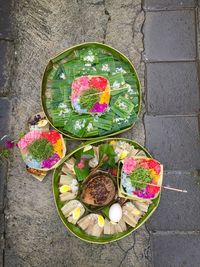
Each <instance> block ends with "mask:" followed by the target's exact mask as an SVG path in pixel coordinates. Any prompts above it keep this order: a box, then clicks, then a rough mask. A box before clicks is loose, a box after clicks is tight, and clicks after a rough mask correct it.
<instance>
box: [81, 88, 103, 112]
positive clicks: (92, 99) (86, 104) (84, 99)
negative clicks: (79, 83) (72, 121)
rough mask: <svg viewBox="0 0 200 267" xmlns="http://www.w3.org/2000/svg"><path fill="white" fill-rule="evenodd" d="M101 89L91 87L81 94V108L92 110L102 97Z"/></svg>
mask: <svg viewBox="0 0 200 267" xmlns="http://www.w3.org/2000/svg"><path fill="white" fill-rule="evenodd" d="M97 93H99V90H98V89H96V88H91V89H88V90H86V91H84V92H83V93H82V94H81V95H80V105H81V108H83V109H87V110H90V109H91V108H92V107H93V106H94V104H95V103H96V102H98V101H99V99H100V94H97Z"/></svg>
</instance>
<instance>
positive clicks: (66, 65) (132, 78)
mask: <svg viewBox="0 0 200 267" xmlns="http://www.w3.org/2000/svg"><path fill="white" fill-rule="evenodd" d="M84 49H85V50H84ZM86 49H90V50H92V51H93V55H94V61H93V62H92V63H91V65H92V68H87V66H85V65H84V61H83V60H84V57H85V56H86V54H85V53H86V52H85V51H86ZM100 52H101V54H100ZM98 53H99V54H98ZM66 58H67V62H66ZM81 60H82V61H81ZM105 63H106V65H107V67H108V68H109V72H107V71H104V70H102V66H103V64H105ZM89 64H90V63H89ZM83 66H84V68H85V71H83ZM120 68H123V70H124V71H125V73H116V74H114V75H113V71H114V70H117V69H118V70H120ZM61 74H63V75H64V77H63V78H62V79H61V78H60V75H61ZM82 75H102V76H104V77H106V78H107V79H108V80H109V82H110V85H111V86H113V84H114V83H115V82H116V83H120V84H121V87H120V88H119V90H118V89H117V91H116V90H113V92H111V100H110V105H111V108H112V105H113V104H114V102H115V101H113V100H116V99H117V98H118V97H120V96H121V97H124V96H125V94H128V95H129V97H130V99H129V101H130V103H131V105H130V104H129V106H131V109H133V110H132V113H131V114H134V120H133V118H132V116H129V114H125V113H123V112H122V111H121V110H118V109H117V108H116V107H113V109H114V110H112V109H111V110H110V111H109V112H107V113H108V114H109V113H110V112H113V111H114V116H115V117H116V118H117V117H118V116H120V117H121V116H122V118H124V117H126V116H129V119H128V120H126V124H123V123H122V125H121V124H119V125H117V123H114V124H115V125H117V127H111V126H110V125H111V124H113V121H111V124H110V125H109V123H108V124H105V126H104V127H103V125H104V121H100V122H99V124H98V123H97V124H96V123H95V122H94V124H93V127H94V130H93V131H91V132H87V131H78V132H76V131H74V129H73V127H72V126H73V125H74V122H73V121H68V116H67V115H63V116H65V118H66V121H65V123H64V119H63V117H59V116H60V113H59V112H58V109H57V107H58V105H59V104H62V103H65V104H66V105H67V108H68V109H69V108H71V107H69V105H70V103H69V102H66V99H67V101H69V99H70V98H69V97H70V93H71V83H72V81H73V80H74V78H76V77H79V76H82ZM128 83H129V84H130V85H131V89H130V88H129V87H127V85H129V84H128ZM113 88H114V87H113ZM47 89H48V90H49V89H50V90H52V98H51V99H49V98H48V97H47ZM130 90H131V93H130ZM112 98H113V100H112ZM41 102H42V108H43V111H44V113H45V114H46V117H47V119H48V120H49V122H50V124H51V125H52V126H53V127H54V128H55V129H56V130H58V131H59V132H61V133H62V134H63V135H65V136H67V137H69V138H73V139H81V140H91V139H94V138H99V136H104V137H108V136H113V135H116V134H119V133H122V132H124V131H127V130H129V129H130V128H132V127H133V125H134V124H135V122H136V121H137V118H138V115H139V112H140V108H141V89H140V81H139V78H138V75H137V73H136V70H135V68H134V66H133V65H132V63H131V62H130V61H129V59H128V58H127V57H126V56H124V55H123V54H122V53H120V52H119V51H117V50H116V49H114V48H112V47H110V46H108V45H105V44H102V43H97V42H89V43H83V44H79V45H76V46H74V47H71V48H69V49H66V50H65V51H63V52H61V53H60V54H58V55H56V56H55V57H53V58H51V59H50V61H49V63H48V64H47V67H46V68H45V71H44V74H43V78H42V83H41ZM69 114H70V113H69ZM72 114H73V111H72ZM78 115H79V114H78ZM81 116H82V115H79V117H80V118H81ZM70 117H71V116H70ZM90 123H93V116H91V118H90ZM120 123H121V122H120ZM114 124H113V125H114ZM102 127H103V128H102Z"/></svg>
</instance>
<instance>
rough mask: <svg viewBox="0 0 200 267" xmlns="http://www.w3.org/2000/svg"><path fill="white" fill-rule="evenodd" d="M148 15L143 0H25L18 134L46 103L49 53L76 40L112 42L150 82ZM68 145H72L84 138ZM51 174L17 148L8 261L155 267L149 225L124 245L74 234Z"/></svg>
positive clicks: (18, 9) (16, 100)
mask: <svg viewBox="0 0 200 267" xmlns="http://www.w3.org/2000/svg"><path fill="white" fill-rule="evenodd" d="M120 14H122V17H121V18H120V16H119V15H120ZM117 17H119V21H118V20H117ZM143 18H144V15H143V11H142V10H141V1H138V0H137V1H130V0H126V1H123V3H122V1H119V0H118V1H115V5H113V1H110V0H106V1H100V0H99V1H98V0H97V1H96V0H84V1H75V0H72V1H65V0H55V1H53V2H49V1H47V0H41V1H38V0H33V1H32V2H31V5H28V4H27V1H26V0H22V1H19V2H17V3H16V5H15V24H16V25H17V28H16V36H17V39H16V41H15V50H16V63H15V66H14V67H15V73H14V77H13V81H12V106H13V109H12V122H11V130H12V133H13V136H14V138H16V139H17V138H19V133H20V132H22V131H24V130H25V123H26V121H27V119H28V118H29V116H30V115H32V114H34V113H36V112H37V111H40V109H41V106H40V89H39V88H40V80H41V77H42V73H43V70H44V68H45V66H46V64H47V62H48V60H49V58H50V57H52V56H53V55H54V54H56V53H58V52H59V51H61V50H64V49H66V48H68V47H70V46H73V45H75V44H78V43H82V42H84V41H99V42H102V43H106V44H110V45H112V46H113V47H115V48H116V49H119V50H120V51H121V52H123V53H125V55H126V56H128V57H129V58H130V59H131V61H132V62H133V63H134V66H135V68H136V70H137V71H138V74H139V76H140V79H141V81H142V84H143V81H144V64H141V44H142V37H143V36H142V34H141V27H142V23H143ZM122 20H124V21H126V20H127V22H128V24H127V25H124V27H126V29H127V32H128V34H127V33H126V32H124V31H123V27H121V26H120V24H121V23H122ZM135 26H136V27H135ZM119 37H120V38H119ZM19 118H20V119H19ZM16 121H17V123H16ZM134 129H135V131H130V132H129V136H130V138H131V136H134V137H135V136H136V133H138V140H140V141H141V142H144V126H143V124H142V123H138V124H136V125H135V127H134ZM141 130H142V132H140V131H141ZM68 143H69V145H68V147H70V149H72V148H73V147H74V146H75V145H77V144H78V142H72V141H70V142H68ZM51 176H52V173H51V174H49V175H48V177H46V178H45V180H44V181H43V182H42V183H40V182H39V181H37V180H35V179H34V178H33V177H31V176H30V175H28V174H27V173H26V171H25V169H24V165H23V161H22V159H21V156H20V153H19V151H18V150H17V148H15V149H14V160H12V162H11V166H10V169H9V177H8V183H7V197H8V203H7V209H6V238H7V240H6V248H5V266H6V267H14V266H22V267H23V266H24V267H29V266H31V267H33V266H43V267H45V266H48V267H51V266H52V267H53V266H58V267H61V266H76V267H83V266H87V267H93V266H94V264H95V266H96V267H104V266H108V267H113V266H119V264H120V263H121V265H123V264H125V262H126V266H128V267H129V266H132V265H134V266H137V267H144V266H145V267H149V258H150V254H151V252H150V250H149V234H148V232H147V231H146V229H145V227H144V228H140V229H138V231H136V232H135V234H134V237H133V235H130V236H128V237H127V238H125V239H123V240H121V241H119V244H120V246H121V247H122V248H120V247H119V245H118V242H114V243H111V244H107V245H104V246H100V245H95V244H88V243H85V242H83V241H81V240H79V239H78V238H76V237H75V236H73V235H72V234H70V233H69V232H68V231H67V229H66V228H65V227H64V225H63V224H62V222H61V220H60V218H59V217H58V214H57V211H56V208H55V205H54V200H53V194H52V185H51V179H52V177H51ZM22 207H23V208H22ZM134 240H135V241H134ZM133 242H135V245H134V249H133ZM129 249H130V251H129V252H127V251H128V250H129ZM147 251H148V253H147Z"/></svg>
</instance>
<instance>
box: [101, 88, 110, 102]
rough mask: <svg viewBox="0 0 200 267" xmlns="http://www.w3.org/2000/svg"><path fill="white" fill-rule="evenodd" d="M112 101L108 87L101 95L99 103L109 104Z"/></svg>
mask: <svg viewBox="0 0 200 267" xmlns="http://www.w3.org/2000/svg"><path fill="white" fill-rule="evenodd" d="M109 100H110V91H109V89H108V87H107V88H106V89H105V91H104V92H103V93H102V94H101V96H100V100H99V103H100V104H108V103H109Z"/></svg>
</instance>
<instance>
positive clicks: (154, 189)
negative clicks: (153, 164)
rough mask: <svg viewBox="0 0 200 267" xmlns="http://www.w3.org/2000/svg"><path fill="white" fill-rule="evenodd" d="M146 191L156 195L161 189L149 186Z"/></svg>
mask: <svg viewBox="0 0 200 267" xmlns="http://www.w3.org/2000/svg"><path fill="white" fill-rule="evenodd" d="M146 189H147V192H148V193H150V194H154V195H155V194H156V193H158V192H159V191H160V187H159V186H154V185H148V186H147V188H146Z"/></svg>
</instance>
